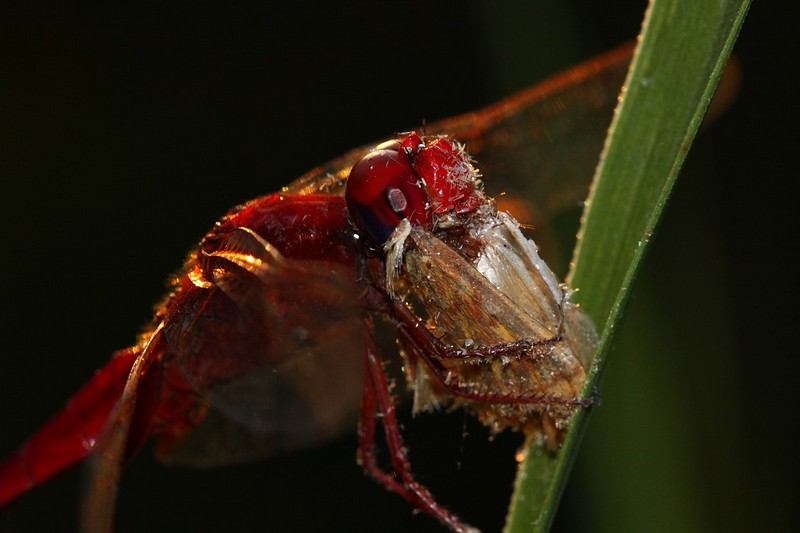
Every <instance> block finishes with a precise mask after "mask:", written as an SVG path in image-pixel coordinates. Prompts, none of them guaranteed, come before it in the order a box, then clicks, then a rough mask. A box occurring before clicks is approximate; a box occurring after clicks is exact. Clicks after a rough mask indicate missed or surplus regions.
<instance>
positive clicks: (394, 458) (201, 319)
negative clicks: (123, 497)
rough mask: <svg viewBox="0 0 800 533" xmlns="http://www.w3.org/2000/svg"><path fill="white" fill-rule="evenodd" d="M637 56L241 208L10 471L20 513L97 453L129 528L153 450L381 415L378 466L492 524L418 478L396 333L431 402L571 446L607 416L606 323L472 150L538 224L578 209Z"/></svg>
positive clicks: (222, 460)
mask: <svg viewBox="0 0 800 533" xmlns="http://www.w3.org/2000/svg"><path fill="white" fill-rule="evenodd" d="M630 53H631V49H630V47H625V48H622V49H620V50H617V51H613V52H611V53H608V54H606V55H604V56H601V57H599V58H597V59H595V60H593V61H591V62H589V63H587V64H585V65H582V66H579V67H576V68H574V69H572V70H570V71H568V72H566V73H564V74H562V75H560V76H558V77H556V78H554V79H552V80H549V81H547V82H544V83H542V84H540V85H537V86H536V87H533V88H531V89H528V90H526V91H524V92H522V93H520V94H518V95H516V96H513V97H511V98H509V99H507V100H504V101H502V102H500V103H498V104H496V105H494V106H491V107H488V108H486V109H484V110H482V111H479V112H476V113H470V114H466V115H462V116H459V117H455V118H453V119H449V120H445V121H441V122H438V123H435V124H431V125H429V126H427V128H426V132H425V134H424V135H419V134H417V133H414V132H412V133H409V134H405V135H402V136H399V137H397V138H394V139H390V140H388V141H385V142H383V143H380V144H377V145H374V146H371V147H362V148H358V149H355V150H352V151H350V152H348V153H347V154H345V155H343V156H342V157H340V158H338V159H336V160H334V161H332V162H330V163H328V164H326V165H323V166H322V167H319V168H317V169H314V170H313V171H311V172H309V173H308V174H306V175H304V176H302V177H301V178H299V179H298V180H296V181H295V182H293V183H291V184H290V185H288V186H287V187H285V188H283V189H282V190H281V191H280V192H279V193H276V194H273V195H269V196H265V197H263V198H259V199H256V200H253V201H251V202H248V203H246V204H244V205H241V206H238V207H236V208H234V209H233V210H231V211H230V212H229V213H228V214H227V215H226V216H225V217H223V218H222V219H221V220H220V221H219V222H218V223H217V224H216V225H215V226H214V227H213V228H212V229H211V231H209V233H208V234H207V235H206V237H205V238H204V239H203V240H202V241H201V243H200V244H199V246H198V247H197V249H195V250H194V251H192V253H190V254H189V257H188V259H187V261H186V264H185V269H184V272H183V274H181V275H180V276H178V277H176V278H175V279H174V280H173V290H172V292H171V293H170V294H169V295H168V296H167V298H166V299H165V300H164V302H163V303H162V304H161V305H160V307H159V309H158V311H157V313H156V316H155V317H154V320H153V323H152V326H151V327H150V328H149V329H148V330H147V331H146V332H145V333H143V334H142V336H141V337H140V340H139V342H138V343H137V344H136V345H134V346H133V347H131V348H128V349H125V350H121V351H119V352H116V353H115V354H114V356H113V358H112V359H111V361H110V362H109V363H108V364H107V365H106V366H105V367H104V368H102V369H101V370H99V371H98V372H97V373H96V374H95V376H94V377H93V378H92V379H91V380H90V381H89V382H88V383H87V384H86V385H85V386H84V387H83V388H82V389H81V390H80V391H79V392H78V393H77V394H76V395H75V396H74V397H73V398H72V399H71V400H70V401H69V402H68V403H67V405H66V406H65V408H64V409H63V410H62V411H61V412H60V413H59V414H57V415H56V417H55V418H53V419H52V420H51V421H50V422H48V423H47V424H46V425H45V426H44V427H43V428H42V429H41V430H40V431H39V432H38V433H36V434H35V435H34V436H33V437H32V438H31V439H30V440H28V441H27V442H26V443H24V444H23V445H22V447H21V448H20V450H19V451H18V452H17V453H16V454H15V455H13V456H11V457H10V458H8V459H7V460H6V462H5V463H4V464H2V466H0V507H3V506H5V505H7V504H9V503H10V502H11V501H12V500H14V499H15V498H17V497H18V496H19V495H21V494H22V493H24V492H25V491H27V490H29V489H31V488H33V487H35V486H37V485H39V484H42V483H44V482H45V481H47V480H48V479H50V478H51V477H53V476H55V475H57V474H58V473H60V472H62V471H63V470H65V469H67V468H69V467H70V466H73V465H74V464H76V463H78V462H80V461H82V460H83V459H86V458H87V457H89V458H90V469H91V475H90V479H91V481H90V483H89V487H88V489H87V492H86V497H85V505H84V509H83V514H82V526H83V527H84V529H86V530H91V531H103V530H110V528H111V524H112V520H113V508H114V501H115V498H116V489H117V485H118V482H119V477H120V472H121V469H122V467H123V465H124V464H125V463H126V462H127V461H128V460H129V459H130V457H131V456H132V455H133V454H134V453H135V452H136V451H137V450H138V449H139V448H140V447H141V446H142V444H143V443H144V442H145V441H147V440H148V439H150V438H151V437H156V438H157V444H156V452H157V454H158V455H159V457H162V458H164V459H165V460H166V461H168V462H172V463H179V464H201V465H211V464H227V463H232V462H239V461H242V460H243V459H248V458H253V457H258V456H261V455H265V454H267V453H272V452H275V451H279V450H281V449H290V448H296V447H301V446H308V445H311V444H314V443H317V442H320V441H323V440H325V439H327V438H330V437H332V436H335V435H337V434H339V433H340V432H341V431H342V428H347V427H351V426H352V423H353V422H354V421H355V420H359V451H358V457H359V462H360V463H361V465H362V466H363V468H364V469H365V471H366V472H367V473H368V474H370V475H371V476H372V477H374V478H376V479H377V480H378V481H379V482H380V483H382V484H383V485H385V486H386V487H387V488H389V489H390V490H392V491H394V492H396V493H398V494H399V495H401V496H402V497H404V498H405V499H407V500H408V501H409V502H411V503H412V504H414V505H416V506H417V507H419V508H420V509H422V510H423V511H425V512H427V513H428V514H430V515H431V516H433V517H434V518H436V519H438V520H439V521H440V522H442V523H443V524H445V525H446V526H448V527H450V528H451V529H452V530H454V531H467V530H470V529H471V528H470V527H469V526H467V525H466V524H465V523H463V522H462V521H461V520H460V519H459V518H457V517H456V516H455V515H454V514H452V513H451V512H450V511H448V510H447V509H445V508H444V507H442V506H441V505H440V504H438V503H437V501H436V500H435V498H434V497H433V496H432V495H431V494H430V493H429V492H428V491H427V489H425V487H423V486H421V485H420V484H419V483H418V482H417V481H416V480H415V478H414V476H413V474H412V470H411V464H410V461H409V457H408V455H407V453H406V450H405V448H404V446H403V441H402V437H401V434H400V429H399V426H398V423H397V420H396V417H395V403H396V401H395V397H394V395H393V394H392V385H391V382H392V380H391V379H390V377H387V374H386V371H385V368H384V366H385V365H384V361H385V360H387V359H391V356H389V355H388V354H386V353H381V351H380V350H379V347H378V344H377V342H376V340H375V321H376V319H378V320H381V321H385V322H387V323H388V324H390V325H391V326H392V327H393V328H394V331H395V332H396V338H397V342H398V345H399V347H400V352H401V356H402V357H403V361H404V368H405V371H406V374H407V378H408V383H409V385H410V387H411V389H412V390H413V392H414V409H415V410H424V409H433V408H436V407H438V406H439V405H441V404H448V403H450V404H454V405H456V406H463V407H465V408H466V409H468V410H469V411H471V412H473V413H474V414H476V415H477V416H478V417H479V419H480V420H481V421H482V422H484V423H485V424H487V425H488V426H489V427H490V428H491V429H492V430H494V431H500V430H502V429H504V428H506V427H511V428H514V429H520V430H523V431H525V432H526V433H529V434H539V435H541V436H542V439H543V441H544V442H546V443H547V444H548V445H550V446H551V447H555V446H557V445H558V443H559V439H560V438H561V436H562V434H563V430H564V428H565V426H566V425H567V424H568V422H569V419H570V416H571V414H572V413H573V412H574V410H575V409H576V408H578V406H580V405H585V404H586V403H587V402H586V401H584V400H582V399H580V397H579V395H580V392H581V390H582V386H583V383H584V377H585V368H586V366H587V365H588V363H589V360H590V358H591V355H592V353H593V351H592V350H593V345H594V342H595V334H594V331H593V326H592V325H591V321H589V320H588V318H586V317H585V316H584V315H583V313H582V312H581V311H580V310H578V309H577V308H575V307H574V306H573V305H571V304H570V303H569V293H568V291H567V290H566V289H564V288H563V287H562V286H561V285H560V284H559V282H558V281H557V280H556V278H555V276H553V274H552V272H550V269H549V268H548V267H547V265H545V264H544V262H543V261H542V260H541V259H540V258H539V256H538V253H537V248H536V246H535V245H534V244H533V243H532V242H531V241H529V240H527V239H526V238H524V237H523V236H522V233H521V230H520V226H519V224H518V223H517V222H516V221H515V220H514V219H513V218H512V217H511V216H509V215H507V214H505V213H504V212H503V211H502V210H498V209H497V207H496V205H495V201H494V200H493V199H492V198H491V197H490V196H488V195H486V194H484V193H483V192H482V185H481V183H480V180H479V179H478V174H477V171H476V169H475V168H474V166H473V163H472V162H473V160H472V159H471V157H474V158H475V160H476V161H478V162H479V168H480V173H481V175H482V176H483V177H484V178H485V180H486V181H487V184H489V183H492V180H494V178H495V177H497V178H498V179H497V184H499V185H501V186H502V189H503V191H504V192H505V193H506V194H507V196H508V197H509V198H513V199H519V200H522V201H523V203H524V204H525V205H526V206H527V209H528V211H525V212H524V213H527V214H525V215H524V216H525V221H526V222H535V223H537V224H542V223H544V222H546V221H547V220H549V219H550V218H551V217H553V216H554V215H555V214H557V213H559V212H560V211H562V210H563V209H564V208H565V207H568V206H575V205H577V204H578V203H579V202H580V201H581V200H582V198H583V197H584V196H585V192H586V189H587V187H588V183H589V179H590V177H591V174H592V169H593V167H594V164H595V162H596V158H597V155H598V154H599V152H600V147H601V142H602V139H603V135H604V132H605V130H606V128H607V126H608V124H609V122H610V118H611V111H612V109H613V107H614V105H615V103H616V99H617V95H618V93H619V89H620V87H621V85H622V80H623V78H624V75H625V72H626V70H627V65H628V63H629V60H630ZM565 110H569V111H568V113H567V112H565ZM564 139H569V141H570V142H569V143H564V142H563V140H564ZM461 142H463V143H464V145H461V144H460V143H461ZM463 146H466V148H467V150H468V151H469V154H470V156H467V155H466V151H465V150H464V147H463ZM565 176H568V178H565ZM534 180H535V184H534V185H532V183H534ZM497 184H496V185H497ZM531 190H537V191H541V194H537V195H536V196H534V197H530V196H529V195H530V191H531ZM523 194H524V196H523ZM517 212H518V213H523V212H522V211H517ZM384 352H385V350H384ZM359 412H360V417H359V414H358V413H359ZM379 431H382V432H383V437H382V439H383V440H384V441H385V444H386V446H387V447H388V450H389V461H388V462H389V464H388V465H382V464H380V461H379V460H378V456H377V452H376V442H375V440H376V433H378V432H379Z"/></svg>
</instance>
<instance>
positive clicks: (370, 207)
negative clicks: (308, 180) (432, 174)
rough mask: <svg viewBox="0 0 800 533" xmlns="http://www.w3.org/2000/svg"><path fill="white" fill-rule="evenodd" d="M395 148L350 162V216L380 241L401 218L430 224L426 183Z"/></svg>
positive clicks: (347, 199)
mask: <svg viewBox="0 0 800 533" xmlns="http://www.w3.org/2000/svg"><path fill="white" fill-rule="evenodd" d="M382 147H383V145H382ZM394 148H395V145H392V146H391V147H388V149H380V150H375V151H372V152H370V153H368V154H367V155H366V156H364V158H363V159H361V161H359V162H358V163H356V164H355V165H353V168H352V170H350V177H349V178H348V180H347V191H346V192H345V200H346V201H347V209H348V210H349V211H350V216H351V217H353V219H354V221H355V222H356V224H357V225H358V227H359V228H361V229H362V230H364V231H365V232H366V233H367V234H368V235H369V236H370V237H371V238H372V239H373V240H374V241H375V242H377V243H379V244H383V243H384V242H386V241H387V240H388V239H389V236H390V235H391V234H392V231H394V229H395V228H396V227H397V225H398V224H400V221H401V220H403V219H404V218H407V219H408V220H409V222H411V224H413V225H415V226H426V227H430V226H431V224H432V220H431V213H430V206H429V199H428V193H427V192H426V190H425V186H424V184H423V183H421V182H420V180H419V178H417V175H416V174H415V173H414V169H413V168H412V167H411V163H410V162H409V160H408V157H407V156H406V155H405V153H401V152H398V151H397V150H396V149H394Z"/></svg>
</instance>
